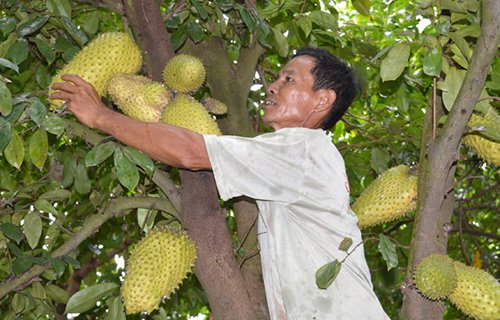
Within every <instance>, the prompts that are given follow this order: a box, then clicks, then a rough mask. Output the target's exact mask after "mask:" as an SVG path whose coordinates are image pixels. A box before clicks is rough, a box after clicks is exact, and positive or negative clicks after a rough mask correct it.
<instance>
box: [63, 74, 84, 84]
mask: <svg viewBox="0 0 500 320" xmlns="http://www.w3.org/2000/svg"><path fill="white" fill-rule="evenodd" d="M61 79H63V80H65V81H69V82H72V83H74V84H75V85H77V86H89V85H90V84H89V83H88V82H87V81H85V80H83V79H82V78H81V77H80V76H78V75H76V74H64V75H62V76H61Z"/></svg>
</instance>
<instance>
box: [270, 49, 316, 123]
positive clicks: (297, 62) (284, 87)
mask: <svg viewBox="0 0 500 320" xmlns="http://www.w3.org/2000/svg"><path fill="white" fill-rule="evenodd" d="M314 66H315V59H314V58H313V57H311V56H307V55H302V56H298V57H295V58H293V59H292V60H290V61H289V62H288V63H287V64H286V65H285V67H284V68H283V69H282V70H281V72H280V74H279V78H278V80H276V81H275V82H274V83H272V84H271V85H270V86H269V87H268V92H267V98H266V103H265V106H264V109H265V114H264V122H265V123H266V124H268V125H269V126H271V127H272V128H273V129H274V130H278V129H281V128H292V127H310V123H308V120H309V117H310V116H311V114H312V113H313V112H314V111H313V110H314V108H315V107H316V105H317V104H318V101H319V98H320V91H319V90H318V91H315V90H313V84H314V78H313V76H312V74H311V69H312V68H313V67H314Z"/></svg>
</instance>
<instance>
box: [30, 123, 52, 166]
mask: <svg viewBox="0 0 500 320" xmlns="http://www.w3.org/2000/svg"><path fill="white" fill-rule="evenodd" d="M48 150H49V141H48V139H47V131H45V129H44V128H39V129H38V130H36V131H35V133H33V136H32V137H31V139H30V143H29V146H28V151H29V152H28V153H29V156H30V159H31V162H32V163H33V164H34V165H35V167H37V168H38V169H40V170H42V168H43V165H44V164H45V160H46V159H47V153H48Z"/></svg>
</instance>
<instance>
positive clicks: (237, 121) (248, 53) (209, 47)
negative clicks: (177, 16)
mask: <svg viewBox="0 0 500 320" xmlns="http://www.w3.org/2000/svg"><path fill="white" fill-rule="evenodd" d="M182 51H185V52H187V53H190V54H192V55H195V56H197V57H199V58H200V59H201V60H202V61H203V63H204V65H205V66H206V69H207V85H208V86H209V87H210V89H211V91H212V96H213V97H214V98H216V99H219V100H221V101H222V102H224V103H225V104H226V105H227V107H228V113H227V115H226V117H225V118H224V119H223V120H222V121H218V123H219V126H220V127H221V130H222V132H223V133H224V134H234V135H238V136H254V135H255V131H254V130H253V128H252V126H251V122H250V119H249V117H248V110H247V98H248V93H249V92H250V87H251V85H252V80H253V77H254V74H255V69H256V65H257V62H258V59H259V57H260V56H261V54H262V52H263V49H262V47H260V46H258V45H253V46H250V47H248V48H242V49H241V51H240V57H239V61H240V62H239V63H238V64H236V65H235V64H234V63H233V62H232V61H231V60H230V59H229V56H228V54H227V51H226V49H225V48H224V45H223V42H222V40H221V39H219V38H212V39H211V40H209V41H206V42H201V43H199V44H194V43H192V42H187V44H186V45H185V46H184V47H183V48H182ZM221 70H228V71H229V72H221ZM233 208H234V211H235V214H236V216H235V218H236V224H237V230H238V239H239V241H240V243H242V248H243V249H244V251H245V252H246V254H247V255H252V256H251V257H249V256H246V257H244V258H243V259H244V261H241V262H240V263H241V272H242V274H243V279H244V281H245V286H246V289H247V292H248V295H249V297H250V301H251V302H252V304H253V305H254V312H256V314H255V315H254V319H259V320H265V319H268V318H269V313H268V309H267V302H266V296H265V291H264V282H263V278H262V269H261V265H260V254H259V249H258V244H257V224H256V220H257V215H258V211H257V207H256V205H255V204H254V203H253V202H248V201H245V200H241V201H238V200H237V201H236V202H235V203H234V206H233Z"/></svg>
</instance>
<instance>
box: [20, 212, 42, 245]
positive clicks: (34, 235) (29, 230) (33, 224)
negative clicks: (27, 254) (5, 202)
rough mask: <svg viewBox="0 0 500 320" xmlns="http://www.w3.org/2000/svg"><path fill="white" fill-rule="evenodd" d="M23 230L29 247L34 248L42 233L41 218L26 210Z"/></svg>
mask: <svg viewBox="0 0 500 320" xmlns="http://www.w3.org/2000/svg"><path fill="white" fill-rule="evenodd" d="M23 231H24V236H25V237H26V240H28V244H29V246H30V247H31V249H35V248H36V246H37V245H38V241H39V240H40V236H41V235H42V218H40V216H39V215H38V214H36V213H35V212H28V213H27V214H26V215H25V216H24V224H23Z"/></svg>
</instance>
